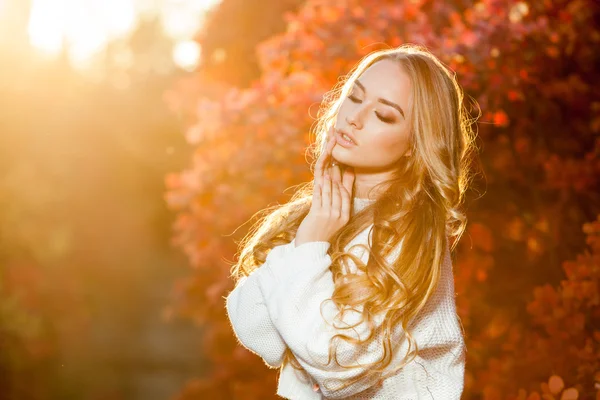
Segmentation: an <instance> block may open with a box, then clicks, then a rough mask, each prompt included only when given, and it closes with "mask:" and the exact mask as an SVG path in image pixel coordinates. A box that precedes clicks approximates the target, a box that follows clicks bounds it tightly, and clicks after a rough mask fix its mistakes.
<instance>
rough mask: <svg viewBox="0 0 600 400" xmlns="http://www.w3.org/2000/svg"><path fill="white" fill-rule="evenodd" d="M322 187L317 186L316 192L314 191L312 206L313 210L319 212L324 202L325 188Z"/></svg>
mask: <svg viewBox="0 0 600 400" xmlns="http://www.w3.org/2000/svg"><path fill="white" fill-rule="evenodd" d="M321 186H322V185H317V186H315V188H314V190H313V198H312V205H311V207H310V208H311V210H317V209H319V208H321V202H322V197H323V195H322V191H323V188H322V187H321Z"/></svg>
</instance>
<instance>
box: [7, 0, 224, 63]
mask: <svg viewBox="0 0 600 400" xmlns="http://www.w3.org/2000/svg"><path fill="white" fill-rule="evenodd" d="M2 2H3V0H0V5H1V4H2ZM216 3H218V0H187V1H186V0H162V1H160V0H159V1H156V0H154V1H151V2H149V1H147V0H32V3H31V12H30V15H29V24H28V35H29V40H30V42H31V44H32V45H33V46H34V47H36V48H37V49H39V50H41V51H43V52H45V53H47V54H50V55H54V56H56V55H58V54H59V53H61V52H62V51H65V52H66V53H67V55H68V57H69V59H70V61H71V63H72V64H73V65H74V66H76V67H86V66H88V65H89V64H90V63H91V62H92V60H93V59H94V56H96V55H97V54H99V53H102V52H103V51H104V49H105V48H106V45H107V44H108V43H109V42H110V41H111V40H113V39H115V38H119V37H122V36H125V35H127V34H128V33H130V32H131V31H132V30H133V29H135V26H136V24H137V20H138V18H139V17H140V15H141V14H144V13H145V14H148V13H150V14H154V15H158V16H159V17H160V20H161V23H162V27H163V29H164V32H165V34H166V35H167V36H168V37H170V38H171V39H173V40H175V42H176V43H177V44H176V45H175V47H174V49H173V54H172V57H173V61H174V62H175V64H177V65H178V66H180V67H181V68H183V69H193V68H195V66H197V65H198V62H199V60H200V47H199V46H198V45H197V43H194V42H192V41H190V39H192V38H193V36H194V34H195V33H196V32H197V31H198V29H199V28H200V26H201V24H202V18H203V16H204V14H205V12H206V11H207V9H209V8H211V7H212V6H214V5H215V4H216Z"/></svg>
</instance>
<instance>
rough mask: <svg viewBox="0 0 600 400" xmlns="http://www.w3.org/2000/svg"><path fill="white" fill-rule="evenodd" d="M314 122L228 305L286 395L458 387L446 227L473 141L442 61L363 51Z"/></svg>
mask: <svg viewBox="0 0 600 400" xmlns="http://www.w3.org/2000/svg"><path fill="white" fill-rule="evenodd" d="M332 93H333V94H331V95H330V96H329V98H328V99H326V101H325V102H324V105H323V106H322V109H321V112H320V116H319V121H318V124H317V128H316V138H317V143H319V146H318V150H317V151H316V157H315V158H316V159H317V161H316V163H315V167H314V181H313V182H310V183H306V184H304V185H303V186H301V187H300V189H299V190H298V191H297V192H296V193H295V194H294V196H293V197H292V199H291V200H290V202H288V203H286V204H284V205H278V206H276V207H271V208H269V209H267V210H265V215H263V216H262V218H260V220H259V221H258V222H257V223H255V225H254V226H253V228H252V229H251V232H250V233H249V234H248V235H247V236H246V237H245V238H244V240H242V242H241V243H240V249H241V252H240V257H239V260H238V261H237V263H236V264H235V265H234V267H233V269H232V272H233V273H232V276H233V277H234V278H235V279H236V281H237V284H236V287H235V289H234V290H233V291H232V292H231V293H229V295H228V296H227V299H226V310H227V314H228V316H229V320H230V321H231V324H232V327H233V331H234V333H235V334H236V336H237V338H238V339H239V342H240V343H241V344H242V345H243V346H245V347H246V348H248V349H249V350H251V351H252V352H254V353H256V354H257V355H259V356H260V357H262V358H263V359H264V361H265V363H266V364H267V365H269V366H271V367H274V368H280V373H279V380H278V388H277V394H278V395H279V396H281V397H284V398H287V399H294V400H296V399H299V400H311V399H322V398H332V399H342V398H343V399H348V398H351V399H390V400H392V399H393V400H418V399H435V400H459V399H460V397H461V393H462V391H463V387H464V370H465V356H466V348H465V341H464V336H463V331H462V328H461V324H460V320H459V318H458V315H457V313H456V303H455V293H454V282H453V273H452V260H451V255H450V251H451V250H452V249H453V248H454V246H450V244H451V243H450V241H449V240H450V239H453V240H454V241H453V243H454V245H455V244H456V241H457V239H458V238H459V237H460V236H461V234H462V232H463V231H464V228H465V224H466V217H465V215H464V213H463V212H462V211H461V210H460V206H461V205H462V203H463V200H464V193H465V191H466V189H467V182H468V177H469V175H470V173H469V161H468V160H469V158H470V157H468V156H469V155H470V154H471V151H472V150H473V149H474V144H473V142H474V131H473V129H472V126H473V120H470V119H469V118H468V112H467V109H466V107H465V104H464V102H463V92H462V90H461V89H460V86H459V85H458V83H457V82H456V79H455V76H454V74H453V72H451V71H450V70H449V69H448V68H447V67H445V66H444V65H443V64H442V63H441V62H440V61H439V60H438V59H437V58H436V57H435V56H434V55H432V54H431V53H430V52H429V51H428V50H427V49H425V48H424V47H421V46H416V45H403V46H400V47H398V48H394V49H386V50H381V51H377V52H373V53H371V54H369V55H367V56H366V57H364V58H363V59H362V60H361V61H360V62H359V63H358V64H357V65H356V66H355V67H354V68H353V69H352V71H351V72H350V73H349V74H348V77H347V79H345V80H344V81H343V82H341V84H340V89H339V90H334V91H332Z"/></svg>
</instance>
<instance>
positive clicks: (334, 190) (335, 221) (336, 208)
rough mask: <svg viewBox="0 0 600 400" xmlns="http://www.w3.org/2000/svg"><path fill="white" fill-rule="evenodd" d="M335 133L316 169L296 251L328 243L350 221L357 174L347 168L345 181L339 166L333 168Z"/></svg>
mask: <svg viewBox="0 0 600 400" xmlns="http://www.w3.org/2000/svg"><path fill="white" fill-rule="evenodd" d="M333 129H334V128H333V127H332V128H331V129H330V130H329V135H328V141H327V145H326V147H325V151H323V153H322V154H321V156H320V157H319V159H318V160H317V163H316V165H315V182H314V189H313V199H312V205H311V207H310V211H309V212H308V214H307V215H306V217H305V218H304V220H302V223H301V224H300V226H299V227H298V231H297V233H296V239H295V245H296V247H298V246H300V245H301V244H303V243H307V242H321V241H324V242H326V241H329V239H330V238H331V237H332V236H333V234H334V233H336V232H337V231H338V230H339V229H341V228H342V227H343V226H344V225H346V224H347V223H348V221H349V220H350V209H351V207H352V198H351V197H352V189H353V185H354V170H353V169H352V168H351V167H348V168H346V170H345V171H344V176H343V177H342V176H341V171H340V167H339V165H333V166H331V162H332V160H333V158H332V155H331V153H332V151H333V147H334V146H335V144H336V136H335V135H334V134H333Z"/></svg>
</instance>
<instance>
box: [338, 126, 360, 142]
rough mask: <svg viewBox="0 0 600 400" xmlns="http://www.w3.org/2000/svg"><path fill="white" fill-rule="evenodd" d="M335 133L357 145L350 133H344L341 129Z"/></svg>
mask: <svg viewBox="0 0 600 400" xmlns="http://www.w3.org/2000/svg"><path fill="white" fill-rule="evenodd" d="M337 132H338V135H340V137H343V135H346V136H348V137H349V138H350V140H352V143H354V145H357V143H356V138H355V137H354V135H353V134H351V133H350V132H346V131H343V130H341V129H338V130H337Z"/></svg>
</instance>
